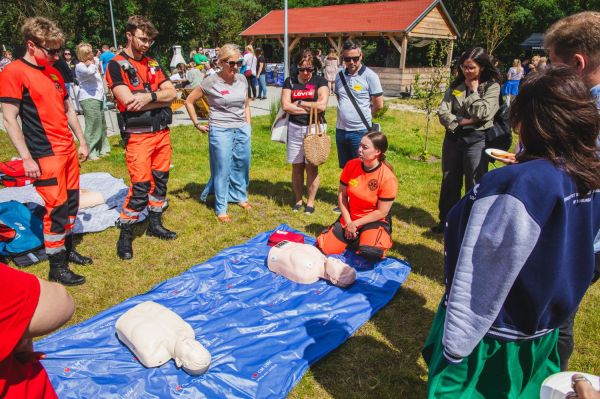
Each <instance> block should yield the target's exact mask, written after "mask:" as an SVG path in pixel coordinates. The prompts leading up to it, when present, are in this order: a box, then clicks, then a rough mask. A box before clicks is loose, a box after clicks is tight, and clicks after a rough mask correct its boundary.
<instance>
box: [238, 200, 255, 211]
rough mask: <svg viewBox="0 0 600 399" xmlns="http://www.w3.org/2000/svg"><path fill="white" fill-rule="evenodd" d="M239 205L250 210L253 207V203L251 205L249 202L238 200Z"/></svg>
mask: <svg viewBox="0 0 600 399" xmlns="http://www.w3.org/2000/svg"><path fill="white" fill-rule="evenodd" d="M238 206H239V207H240V208H244V209H245V210H247V211H249V210H250V209H252V205H250V203H249V202H238Z"/></svg>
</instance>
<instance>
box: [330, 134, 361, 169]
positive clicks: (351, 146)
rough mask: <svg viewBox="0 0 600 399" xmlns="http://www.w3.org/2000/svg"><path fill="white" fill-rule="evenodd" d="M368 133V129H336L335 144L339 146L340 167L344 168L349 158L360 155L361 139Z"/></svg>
mask: <svg viewBox="0 0 600 399" xmlns="http://www.w3.org/2000/svg"><path fill="white" fill-rule="evenodd" d="M365 134H367V129H363V130H344V129H335V144H336V146H337V152H338V161H339V165H340V168H342V169H343V168H344V166H346V163H348V161H349V160H351V159H354V158H356V157H358V147H360V140H361V139H362V138H363V136H364V135H365Z"/></svg>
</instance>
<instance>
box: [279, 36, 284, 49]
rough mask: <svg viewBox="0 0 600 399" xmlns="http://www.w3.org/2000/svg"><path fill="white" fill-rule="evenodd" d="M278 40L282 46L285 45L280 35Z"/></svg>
mask: <svg viewBox="0 0 600 399" xmlns="http://www.w3.org/2000/svg"><path fill="white" fill-rule="evenodd" d="M277 40H279V44H281V47H285V43H284V42H283V39H282V38H280V37H278V38H277Z"/></svg>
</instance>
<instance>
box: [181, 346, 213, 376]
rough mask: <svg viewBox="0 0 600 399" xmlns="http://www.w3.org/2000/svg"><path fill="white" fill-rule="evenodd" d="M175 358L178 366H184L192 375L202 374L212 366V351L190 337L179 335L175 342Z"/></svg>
mask: <svg viewBox="0 0 600 399" xmlns="http://www.w3.org/2000/svg"><path fill="white" fill-rule="evenodd" d="M173 359H175V364H176V365H177V367H181V368H183V370H185V372H186V373H188V374H190V375H200V374H203V373H205V372H206V370H208V367H209V366H210V361H211V357H210V353H209V352H208V351H207V350H206V348H204V346H202V344H200V342H198V341H196V340H194V339H192V338H188V337H178V338H177V342H176V343H175V353H173Z"/></svg>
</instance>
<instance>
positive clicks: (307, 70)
mask: <svg viewBox="0 0 600 399" xmlns="http://www.w3.org/2000/svg"><path fill="white" fill-rule="evenodd" d="M313 71H314V68H298V72H313Z"/></svg>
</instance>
